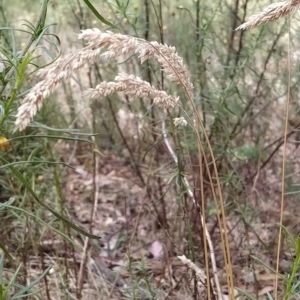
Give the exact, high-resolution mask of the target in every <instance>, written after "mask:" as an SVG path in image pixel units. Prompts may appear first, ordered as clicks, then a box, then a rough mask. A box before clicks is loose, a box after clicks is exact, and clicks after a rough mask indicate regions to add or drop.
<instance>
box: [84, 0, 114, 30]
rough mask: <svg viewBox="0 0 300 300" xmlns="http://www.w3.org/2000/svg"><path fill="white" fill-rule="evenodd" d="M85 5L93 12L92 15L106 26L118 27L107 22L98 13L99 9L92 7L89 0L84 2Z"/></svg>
mask: <svg viewBox="0 0 300 300" xmlns="http://www.w3.org/2000/svg"><path fill="white" fill-rule="evenodd" d="M83 1H84V2H85V4H86V5H87V6H88V7H89V9H90V10H91V11H92V13H93V14H94V15H95V16H96V17H97V18H98V19H99V20H100V21H101V22H102V23H104V24H106V25H108V26H110V27H114V28H116V26H115V25H114V24H112V23H110V22H108V21H107V20H105V19H104V18H103V17H102V16H101V15H100V14H99V13H98V11H97V9H96V8H95V7H94V6H93V5H92V3H91V2H90V1H89V0H83Z"/></svg>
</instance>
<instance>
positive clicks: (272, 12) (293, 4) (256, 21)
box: [236, 0, 300, 30]
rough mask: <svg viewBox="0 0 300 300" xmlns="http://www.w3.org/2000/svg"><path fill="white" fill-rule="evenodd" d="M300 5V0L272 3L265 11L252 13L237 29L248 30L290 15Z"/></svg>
mask: <svg viewBox="0 0 300 300" xmlns="http://www.w3.org/2000/svg"><path fill="white" fill-rule="evenodd" d="M299 6H300V0H287V1H281V2H278V3H272V4H271V5H269V6H267V7H266V8H265V9H264V10H263V11H261V12H258V13H256V14H254V15H252V16H251V17H250V18H249V20H248V21H247V22H246V23H244V24H242V25H240V26H239V27H238V28H236V30H246V29H250V28H253V27H256V26H259V25H261V24H266V23H269V22H272V21H275V20H278V19H279V18H282V17H287V18H288V17H290V16H291V15H292V14H293V13H294V12H295V11H296V10H298V8H299Z"/></svg>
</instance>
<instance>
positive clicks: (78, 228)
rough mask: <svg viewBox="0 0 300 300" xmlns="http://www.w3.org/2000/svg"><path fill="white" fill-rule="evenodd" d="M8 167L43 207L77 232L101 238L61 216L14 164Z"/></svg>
mask: <svg viewBox="0 0 300 300" xmlns="http://www.w3.org/2000/svg"><path fill="white" fill-rule="evenodd" d="M0 161H2V162H3V163H5V164H9V162H8V161H7V160H5V159H4V158H3V157H1V156H0ZM8 168H9V169H10V170H11V171H12V173H13V174H14V175H15V176H16V177H17V178H18V179H19V180H20V181H21V182H22V183H23V185H24V186H25V187H26V189H27V191H28V192H29V193H30V194H31V196H32V197H33V199H34V200H35V201H36V202H37V203H38V204H39V205H40V206H42V207H44V208H45V209H47V210H48V211H50V212H51V213H52V214H53V215H54V216H55V217H57V218H58V219H60V220H61V221H63V222H65V223H66V224H67V225H68V226H70V227H71V228H73V229H74V230H76V231H77V232H79V233H81V234H83V235H85V236H87V237H89V238H91V239H100V237H98V236H96V235H93V234H90V233H88V232H86V231H85V230H83V229H82V228H80V227H78V226H76V225H75V224H73V223H72V222H70V221H69V220H68V219H66V218H65V217H63V216H61V215H60V214H59V213H57V212H56V211H55V210H53V209H52V208H51V207H49V206H48V205H46V204H45V203H43V202H42V201H41V200H40V199H39V198H38V197H37V195H36V194H35V192H34V191H33V190H32V188H31V186H30V184H29V183H28V181H27V180H26V179H25V178H24V176H23V175H22V174H21V173H20V172H19V171H18V170H17V169H16V168H15V167H13V166H11V165H8Z"/></svg>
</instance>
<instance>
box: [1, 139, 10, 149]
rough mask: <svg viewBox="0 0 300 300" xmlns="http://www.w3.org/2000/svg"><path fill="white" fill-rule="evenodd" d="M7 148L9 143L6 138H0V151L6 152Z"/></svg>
mask: <svg viewBox="0 0 300 300" xmlns="http://www.w3.org/2000/svg"><path fill="white" fill-rule="evenodd" d="M8 147H9V142H8V140H7V138H6V137H4V136H2V137H0V149H2V150H6V149H8Z"/></svg>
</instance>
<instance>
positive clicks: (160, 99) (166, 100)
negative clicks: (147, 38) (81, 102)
mask: <svg viewBox="0 0 300 300" xmlns="http://www.w3.org/2000/svg"><path fill="white" fill-rule="evenodd" d="M114 92H124V93H125V94H126V95H128V96H131V97H133V96H135V97H141V98H144V99H147V100H150V99H153V102H154V104H156V105H157V106H159V107H162V108H172V107H174V106H175V105H176V103H177V102H178V98H173V97H172V96H170V95H168V94H167V93H166V92H165V91H160V90H157V89H155V88H154V87H152V86H151V85H150V83H149V82H147V81H144V80H142V79H141V78H139V77H137V76H134V75H128V74H125V73H120V74H119V75H118V76H116V78H115V81H112V82H106V81H104V82H101V83H100V84H98V85H97V86H96V88H94V89H88V90H86V91H85V92H84V93H83V97H84V98H88V99H92V100H97V99H100V98H101V97H102V96H107V95H109V94H112V93H114Z"/></svg>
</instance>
